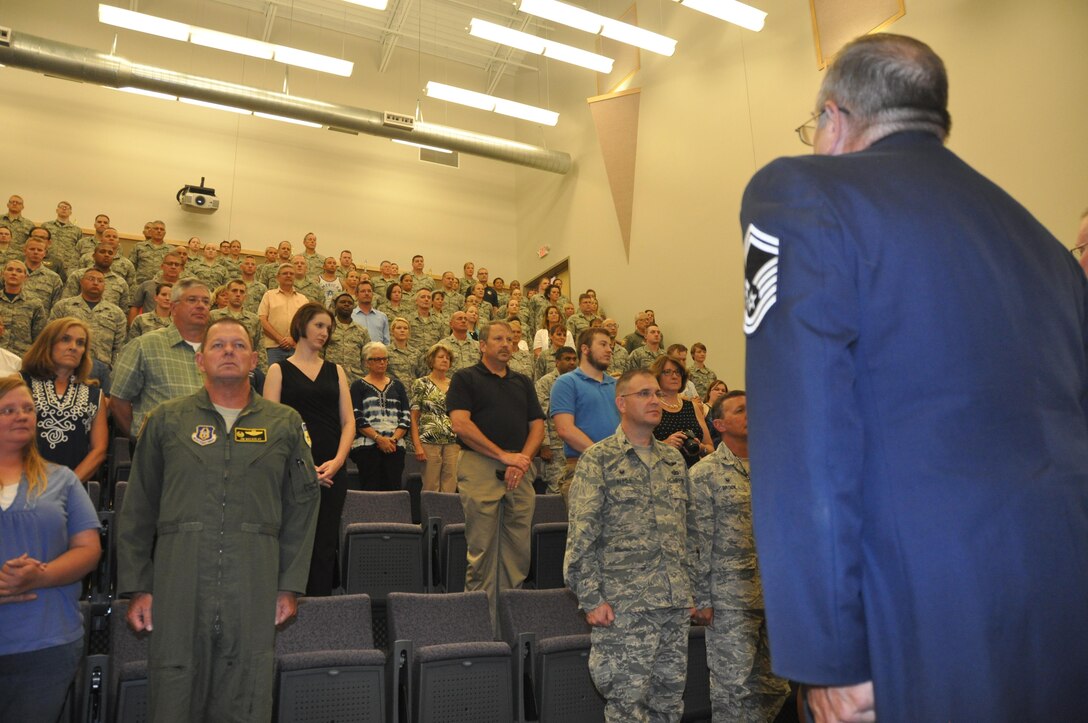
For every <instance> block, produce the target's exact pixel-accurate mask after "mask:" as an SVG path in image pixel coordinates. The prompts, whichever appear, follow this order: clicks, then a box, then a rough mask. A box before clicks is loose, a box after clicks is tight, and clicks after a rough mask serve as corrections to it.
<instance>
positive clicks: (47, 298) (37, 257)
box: [23, 228, 64, 314]
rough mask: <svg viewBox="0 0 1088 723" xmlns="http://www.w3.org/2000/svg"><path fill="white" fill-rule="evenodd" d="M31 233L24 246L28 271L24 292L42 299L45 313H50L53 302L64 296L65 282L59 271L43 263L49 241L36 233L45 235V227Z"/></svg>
mask: <svg viewBox="0 0 1088 723" xmlns="http://www.w3.org/2000/svg"><path fill="white" fill-rule="evenodd" d="M30 233H31V235H30V236H29V237H28V238H27V240H26V244H25V245H24V246H23V256H24V259H23V264H24V265H25V267H26V273H27V276H26V280H25V281H24V282H23V294H25V295H26V296H27V298H30V299H37V300H38V301H40V302H41V304H42V308H43V309H45V313H46V314H48V313H49V312H50V311H52V310H53V304H55V303H57V302H58V301H60V299H61V298H63V293H62V292H61V288H62V287H63V285H64V284H63V282H62V281H61V278H60V276H59V275H58V274H57V272H55V271H53V270H52V269H49V268H46V266H45V264H44V263H43V260H44V258H45V251H46V248H47V247H48V242H47V241H46V240H45V239H44V238H41V237H39V236H37V235H36V234H41V235H42V236H44V235H45V233H46V231H45V229H41V228H36V229H34V230H33V231H31V232H30Z"/></svg>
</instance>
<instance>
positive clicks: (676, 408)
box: [661, 399, 684, 412]
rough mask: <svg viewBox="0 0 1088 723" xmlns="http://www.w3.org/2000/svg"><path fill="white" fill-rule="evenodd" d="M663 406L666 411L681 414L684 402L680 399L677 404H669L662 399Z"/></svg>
mask: <svg viewBox="0 0 1088 723" xmlns="http://www.w3.org/2000/svg"><path fill="white" fill-rule="evenodd" d="M661 406H663V407H664V408H665V409H667V410H669V411H670V412H679V411H680V409H681V408H682V407H683V406H684V402H683V401H682V400H680V399H677V400H676V402H675V404H670V403H669V402H666V401H665V400H664V399H662V400H661Z"/></svg>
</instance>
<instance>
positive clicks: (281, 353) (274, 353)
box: [265, 346, 295, 366]
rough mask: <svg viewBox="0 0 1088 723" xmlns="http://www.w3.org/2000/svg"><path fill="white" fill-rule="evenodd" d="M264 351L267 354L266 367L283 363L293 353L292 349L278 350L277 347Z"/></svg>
mask: <svg viewBox="0 0 1088 723" xmlns="http://www.w3.org/2000/svg"><path fill="white" fill-rule="evenodd" d="M265 351H266V352H268V366H272V365H273V364H276V363H282V362H285V361H287V357H289V356H291V355H292V354H294V353H295V350H294V349H280V348H279V347H278V346H273V347H269V348H267V349H265Z"/></svg>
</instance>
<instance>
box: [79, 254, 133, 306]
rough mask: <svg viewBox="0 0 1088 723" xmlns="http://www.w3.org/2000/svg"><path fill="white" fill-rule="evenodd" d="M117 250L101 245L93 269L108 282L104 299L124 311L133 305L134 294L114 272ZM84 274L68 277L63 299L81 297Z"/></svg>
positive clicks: (94, 256) (103, 294) (119, 275)
mask: <svg viewBox="0 0 1088 723" xmlns="http://www.w3.org/2000/svg"><path fill="white" fill-rule="evenodd" d="M115 253H116V249H115V248H114V247H113V246H111V245H109V244H108V243H100V244H98V246H97V247H96V248H95V250H94V253H93V254H92V255H91V258H92V259H93V261H94V264H93V268H96V269H98V270H99V271H101V272H102V277H103V278H104V279H105V281H106V287H105V289H103V291H102V298H103V299H104V300H105V301H108V302H110V303H111V304H116V305H117V306H119V307H121V308H122V309H126V310H127V309H128V308H129V306H130V305H131V304H132V294H131V292H130V290H129V287H128V284H127V283H126V282H125V279H124V278H123V277H122V276H121V274H119V273H117V272H116V271H114V270H113V263H114V261H115V259H114V254H115ZM81 277H82V274H81V273H79V272H76V273H73V274H72V275H71V276H69V277H68V283H67V284H65V285H64V293H63V294H61V298H65V299H67V298H71V297H73V296H79V294H80V293H81V289H80V278H81Z"/></svg>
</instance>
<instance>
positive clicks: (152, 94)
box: [115, 85, 178, 100]
mask: <svg viewBox="0 0 1088 723" xmlns="http://www.w3.org/2000/svg"><path fill="white" fill-rule="evenodd" d="M115 90H120V91H122V92H125V93H132V94H134V95H146V96H147V97H148V98H159V99H161V100H177V99H178V97H177V96H176V95H170V94H169V93H159V92H158V91H154V90H144V89H143V88H133V87H132V86H130V85H126V86H125V87H123V88H116V89H115Z"/></svg>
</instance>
